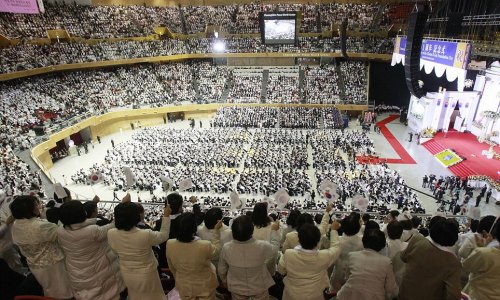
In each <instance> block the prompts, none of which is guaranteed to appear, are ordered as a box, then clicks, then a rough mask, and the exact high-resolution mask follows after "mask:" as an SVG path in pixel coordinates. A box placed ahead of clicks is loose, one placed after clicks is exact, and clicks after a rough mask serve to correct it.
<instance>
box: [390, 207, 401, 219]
mask: <svg viewBox="0 0 500 300" xmlns="http://www.w3.org/2000/svg"><path fill="white" fill-rule="evenodd" d="M389 215H391V217H392V218H393V219H396V218H397V217H398V216H399V210H395V209H393V210H391V211H390V212H389Z"/></svg>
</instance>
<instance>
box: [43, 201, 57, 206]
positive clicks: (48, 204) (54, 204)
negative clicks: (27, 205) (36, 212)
mask: <svg viewBox="0 0 500 300" xmlns="http://www.w3.org/2000/svg"><path fill="white" fill-rule="evenodd" d="M54 206H56V201H54V200H49V201H48V202H47V204H45V207H46V208H52V207H54Z"/></svg>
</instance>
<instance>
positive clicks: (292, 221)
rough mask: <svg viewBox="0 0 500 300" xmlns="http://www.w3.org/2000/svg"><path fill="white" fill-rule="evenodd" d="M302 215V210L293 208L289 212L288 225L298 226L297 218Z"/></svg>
mask: <svg viewBox="0 0 500 300" xmlns="http://www.w3.org/2000/svg"><path fill="white" fill-rule="evenodd" d="M299 216H300V210H298V209H293V210H291V211H290V213H288V218H286V225H288V226H291V227H293V228H296V226H297V225H296V224H297V218H298V217H299Z"/></svg>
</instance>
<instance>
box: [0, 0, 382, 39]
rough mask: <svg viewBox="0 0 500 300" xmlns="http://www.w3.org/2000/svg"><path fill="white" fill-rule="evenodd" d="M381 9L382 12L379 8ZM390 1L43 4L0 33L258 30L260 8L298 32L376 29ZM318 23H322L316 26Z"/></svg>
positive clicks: (7, 18) (10, 19) (6, 20)
mask: <svg viewBox="0 0 500 300" xmlns="http://www.w3.org/2000/svg"><path fill="white" fill-rule="evenodd" d="M379 10H381V11H379ZM389 10H390V7H389V6H383V7H382V6H381V5H380V4H377V3H374V4H371V3H370V4H337V3H332V4H321V5H317V4H260V3H249V4H239V5H235V4H234V5H224V6H183V7H180V8H179V7H146V6H135V5H130V6H87V5H77V4H64V3H57V2H54V3H45V12H44V13H41V14H36V15H30V14H2V15H0V25H1V26H0V34H2V35H4V36H7V37H9V38H30V37H44V36H45V35H46V31H47V30H52V29H64V30H66V31H67V32H68V33H69V34H71V35H72V36H78V37H84V38H111V37H129V36H145V35H148V34H153V33H154V28H155V27H161V26H166V27H167V28H168V29H169V30H170V31H171V32H175V33H184V34H192V33H198V32H203V31H205V29H206V27H207V26H208V25H215V26H221V27H222V30H224V31H226V32H229V33H258V32H259V12H260V11H263V12H290V11H293V12H299V13H300V20H299V21H300V31H301V32H321V30H329V29H330V28H329V26H330V25H331V24H339V23H340V22H342V20H343V19H344V18H348V24H349V29H350V30H361V31H367V30H370V29H373V28H376V29H378V30H380V29H381V28H382V29H383V28H384V27H385V26H387V25H389V23H390V22H389V14H388V12H389ZM320 25H321V26H320Z"/></svg>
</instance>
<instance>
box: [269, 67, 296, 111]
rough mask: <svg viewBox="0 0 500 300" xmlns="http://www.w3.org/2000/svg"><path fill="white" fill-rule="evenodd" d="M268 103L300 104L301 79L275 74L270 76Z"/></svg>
mask: <svg viewBox="0 0 500 300" xmlns="http://www.w3.org/2000/svg"><path fill="white" fill-rule="evenodd" d="M266 102H267V103H285V104H298V103H300V95H299V77H298V76H288V75H279V73H275V74H272V75H270V76H269V81H268V83H267V96H266Z"/></svg>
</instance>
